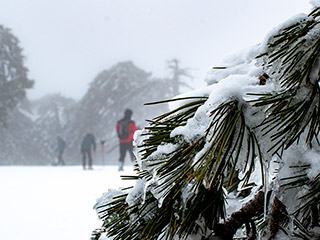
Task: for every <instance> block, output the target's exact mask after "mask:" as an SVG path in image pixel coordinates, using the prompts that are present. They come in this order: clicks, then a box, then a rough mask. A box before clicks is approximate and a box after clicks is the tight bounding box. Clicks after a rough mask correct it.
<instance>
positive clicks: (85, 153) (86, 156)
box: [82, 150, 92, 168]
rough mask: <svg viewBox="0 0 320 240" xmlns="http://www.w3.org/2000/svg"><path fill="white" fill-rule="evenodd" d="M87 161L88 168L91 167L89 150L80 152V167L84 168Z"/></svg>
mask: <svg viewBox="0 0 320 240" xmlns="http://www.w3.org/2000/svg"><path fill="white" fill-rule="evenodd" d="M87 159H88V166H89V167H92V156H91V150H84V151H82V166H83V168H86V162H87Z"/></svg>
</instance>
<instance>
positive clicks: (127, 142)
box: [116, 109, 137, 171]
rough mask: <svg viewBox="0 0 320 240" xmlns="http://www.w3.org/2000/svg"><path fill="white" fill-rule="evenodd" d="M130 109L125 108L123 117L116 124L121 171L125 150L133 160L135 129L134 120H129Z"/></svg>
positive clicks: (121, 169) (120, 169)
mask: <svg viewBox="0 0 320 240" xmlns="http://www.w3.org/2000/svg"><path fill="white" fill-rule="evenodd" d="M131 116H132V110H131V109H126V110H125V112H124V117H123V118H122V119H121V120H119V121H118V122H117V124H116V131H117V134H118V138H119V147H120V157H119V171H123V165H124V158H125V156H126V153H127V151H128V152H129V154H130V157H131V161H132V162H133V161H134V154H133V145H132V141H133V134H134V132H135V131H136V130H137V127H136V125H135V123H134V121H132V120H131Z"/></svg>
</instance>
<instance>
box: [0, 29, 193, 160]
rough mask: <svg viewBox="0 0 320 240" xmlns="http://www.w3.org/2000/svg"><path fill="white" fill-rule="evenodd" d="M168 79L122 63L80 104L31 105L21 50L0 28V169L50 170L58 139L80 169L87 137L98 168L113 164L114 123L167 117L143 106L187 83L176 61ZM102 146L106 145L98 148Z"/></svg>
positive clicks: (161, 107) (56, 97)
mask: <svg viewBox="0 0 320 240" xmlns="http://www.w3.org/2000/svg"><path fill="white" fill-rule="evenodd" d="M168 70H169V71H170V72H169V73H170V74H171V76H169V77H168V78H157V77H153V76H152V74H151V73H149V72H146V71H144V70H142V69H140V68H138V67H137V66H136V65H135V64H134V63H133V62H131V61H127V62H120V63H117V64H115V65H114V66H112V67H111V68H110V69H105V70H103V71H101V72H100V73H99V74H98V75H97V76H96V77H95V79H93V81H92V82H91V83H90V86H89V88H88V91H87V93H86V94H85V95H84V97H83V98H82V99H80V100H79V101H75V100H73V99H70V98H67V97H64V96H62V95H60V94H50V95H47V96H45V97H43V98H41V99H38V100H33V101H31V100H29V99H27V97H26V90H27V89H29V88H31V87H32V86H33V83H34V81H33V80H30V79H29V78H28V76H27V73H28V69H27V68H26V67H25V66H24V57H23V55H22V49H21V47H20V46H19V41H18V39H17V38H16V37H15V36H14V35H13V34H12V33H11V31H10V30H9V29H6V28H4V27H2V26H0V123H1V127H0V137H1V138H2V139H4V141H3V144H1V145H0V151H1V152H2V154H1V156H0V164H1V165H11V164H23V165H34V164H36V165H39V164H40V165H48V164H51V163H53V162H54V161H55V157H56V138H57V137H58V136H61V137H63V138H64V139H65V140H66V142H67V148H66V152H65V154H64V156H65V161H66V163H67V164H80V150H79V146H80V142H81V140H82V138H83V136H84V135H85V134H86V133H87V132H89V131H90V132H93V133H94V134H95V135H96V138H97V144H98V148H97V152H96V154H95V163H96V164H111V163H116V162H117V158H118V150H117V138H116V134H115V129H114V127H115V123H116V121H117V120H118V119H120V118H121V117H122V114H123V111H124V109H126V108H131V109H132V110H133V112H134V115H133V118H134V120H135V121H136V123H137V125H138V126H139V127H140V128H143V127H144V126H145V125H147V122H146V120H150V119H151V118H152V116H156V115H158V114H159V113H161V112H166V111H167V110H168V106H167V105H166V104H155V105H154V106H152V107H150V106H144V104H145V103H150V102H158V101H161V100H164V99H167V98H171V97H173V96H174V95H176V94H178V93H179V92H180V89H179V87H180V86H181V87H183V86H184V85H185V82H184V81H183V80H182V78H183V77H188V78H190V77H191V75H190V74H189V73H188V69H183V68H180V66H179V61H178V60H177V59H173V60H171V61H169V62H168ZM102 141H104V144H103V145H102V144H100V143H102Z"/></svg>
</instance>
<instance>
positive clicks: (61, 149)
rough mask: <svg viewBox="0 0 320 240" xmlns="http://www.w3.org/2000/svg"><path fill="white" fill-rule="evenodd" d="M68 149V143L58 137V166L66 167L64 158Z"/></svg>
mask: <svg viewBox="0 0 320 240" xmlns="http://www.w3.org/2000/svg"><path fill="white" fill-rule="evenodd" d="M65 148H66V142H65V141H64V140H63V139H62V137H60V136H59V137H57V152H58V162H57V165H64V164H65V162H64V160H63V158H62V155H63V153H64V150H65Z"/></svg>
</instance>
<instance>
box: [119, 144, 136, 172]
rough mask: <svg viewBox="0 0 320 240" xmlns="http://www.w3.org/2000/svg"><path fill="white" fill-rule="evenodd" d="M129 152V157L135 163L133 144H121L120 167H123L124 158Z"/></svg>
mask: <svg viewBox="0 0 320 240" xmlns="http://www.w3.org/2000/svg"><path fill="white" fill-rule="evenodd" d="M127 151H128V152H129V155H130V157H131V161H132V162H133V161H134V154H133V146H132V142H128V143H120V158H119V162H120V167H123V164H124V158H125V157H126V153H127Z"/></svg>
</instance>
